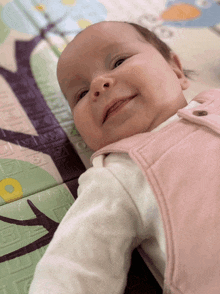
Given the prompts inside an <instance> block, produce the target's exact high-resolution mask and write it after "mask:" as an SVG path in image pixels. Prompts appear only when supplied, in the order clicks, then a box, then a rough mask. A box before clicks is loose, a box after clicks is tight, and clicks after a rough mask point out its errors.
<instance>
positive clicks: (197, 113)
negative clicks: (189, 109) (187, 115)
mask: <svg viewBox="0 0 220 294" xmlns="http://www.w3.org/2000/svg"><path fill="white" fill-rule="evenodd" d="M193 114H194V115H196V116H205V115H207V114H208V112H207V111H206V110H195V111H193Z"/></svg>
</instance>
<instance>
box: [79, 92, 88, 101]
mask: <svg viewBox="0 0 220 294" xmlns="http://www.w3.org/2000/svg"><path fill="white" fill-rule="evenodd" d="M87 92H89V91H88V90H86V91H83V92H81V93H80V94H79V95H77V102H78V101H79V100H80V99H82V98H83V97H84V96H85V95H86V94H87Z"/></svg>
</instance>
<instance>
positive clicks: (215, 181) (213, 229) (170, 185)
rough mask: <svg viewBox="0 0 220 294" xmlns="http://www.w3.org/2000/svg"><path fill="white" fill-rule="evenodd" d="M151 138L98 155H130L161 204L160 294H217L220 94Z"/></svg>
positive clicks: (209, 95) (207, 94)
mask: <svg viewBox="0 0 220 294" xmlns="http://www.w3.org/2000/svg"><path fill="white" fill-rule="evenodd" d="M193 100H194V101H197V102H200V103H202V104H201V105H199V106H197V107H196V108H193V109H185V108H183V109H180V110H179V111H178V112H177V114H178V116H179V117H180V118H181V119H180V120H179V121H175V122H172V123H170V124H169V125H167V126H166V127H164V128H162V129H161V130H159V131H158V132H155V133H148V132H146V133H142V134H137V135H134V136H132V137H129V138H126V139H122V140H120V141H118V142H116V143H113V144H110V145H108V146H106V147H104V148H102V149H100V150H98V151H97V152H95V153H94V154H93V155H92V157H91V161H92V160H93V158H94V157H96V156H98V155H100V154H107V153H111V152H121V153H128V154H129V156H130V157H131V159H132V160H133V161H134V162H136V164H137V165H138V166H139V167H140V168H141V170H142V171H143V173H144V175H145V176H146V178H147V181H148V183H149V184H150V186H151V188H152V190H153V192H154V195H155V197H156V199H157V202H158V204H159V208H160V213H161V215H162V220H163V226H164V231H165V238H166V254H167V264H166V270H165V276H164V292H163V293H164V294H171V293H172V294H180V293H181V294H220V89H213V90H210V91H204V92H202V93H200V94H199V95H197V96H196V97H195V98H194V99H193Z"/></svg>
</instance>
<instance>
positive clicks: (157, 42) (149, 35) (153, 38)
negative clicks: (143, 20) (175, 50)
mask: <svg viewBox="0 0 220 294" xmlns="http://www.w3.org/2000/svg"><path fill="white" fill-rule="evenodd" d="M124 23H127V24H130V25H132V26H133V27H134V28H135V29H136V30H137V31H138V33H139V34H141V35H142V36H143V37H144V38H145V40H146V41H147V42H149V43H150V44H151V45H153V46H154V47H155V48H156V49H157V50H158V51H159V52H160V53H161V54H162V56H163V57H164V58H165V59H166V61H168V62H169V61H170V58H171V57H170V52H171V51H172V49H171V48H170V47H169V46H168V45H167V44H166V43H165V42H163V41H162V40H161V39H159V38H158V37H157V35H156V34H155V33H154V32H152V31H150V30H148V29H147V28H145V27H142V26H141V25H138V24H136V23H132V22H126V21H125V22H124ZM183 72H184V75H185V77H186V78H188V79H192V77H191V75H192V74H193V75H194V74H196V72H195V71H194V70H189V69H183Z"/></svg>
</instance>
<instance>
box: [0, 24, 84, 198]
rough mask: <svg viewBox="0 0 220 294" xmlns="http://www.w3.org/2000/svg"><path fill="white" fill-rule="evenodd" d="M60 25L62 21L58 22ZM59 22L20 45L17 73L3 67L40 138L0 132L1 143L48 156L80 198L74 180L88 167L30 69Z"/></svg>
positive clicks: (17, 43) (17, 45)
mask: <svg viewBox="0 0 220 294" xmlns="http://www.w3.org/2000/svg"><path fill="white" fill-rule="evenodd" d="M57 22H59V20H58V21H57ZM55 26H56V22H54V23H52V24H49V25H48V26H47V27H46V28H43V29H41V31H40V35H38V36H36V37H34V38H33V39H31V40H30V41H19V40H18V41H16V42H15V52H16V53H15V54H16V62H17V71H16V72H15V73H14V72H11V71H9V70H7V69H5V68H3V67H0V74H1V75H2V76H3V77H4V79H5V80H6V81H7V83H8V84H9V85H10V87H11V89H12V90H13V92H14V93H15V95H16V97H17V99H18V101H19V102H20V104H21V105H22V107H23V109H24V111H25V112H26V114H27V116H28V117H29V120H30V121H31V122H32V124H33V126H34V128H35V130H36V131H37V133H38V136H33V135H28V134H24V133H19V132H13V131H9V130H5V129H1V128H0V139H1V140H4V141H6V142H10V143H13V144H16V145H19V146H21V147H26V148H29V149H31V150H35V151H40V152H42V153H45V154H48V155H49V156H50V157H51V159H52V160H53V162H54V164H55V165H56V167H57V169H58V171H59V173H60V175H61V177H62V179H63V182H64V183H66V184H67V186H68V187H69V189H70V191H71V192H72V194H73V195H74V197H76V187H75V186H72V185H71V184H69V183H71V180H72V179H74V178H78V177H79V176H80V174H81V173H82V172H84V171H85V167H84V164H83V163H82V161H81V159H80V157H79V156H78V154H77V153H76V152H75V150H74V148H73V146H72V144H71V142H70V140H69V138H68V137H67V135H66V133H65V132H64V130H63V129H62V127H61V126H60V125H59V123H58V121H57V119H56V118H55V116H54V115H53V113H52V112H51V110H50V109H49V107H48V105H47V103H46V101H45V99H44V97H43V95H42V93H41V92H40V89H39V88H38V85H37V84H36V82H35V79H34V76H33V74H32V71H31V67H30V55H31V53H32V51H33V50H34V48H35V47H36V46H37V45H38V43H39V42H40V41H41V40H42V39H44V38H45V35H46V33H47V32H48V31H50V30H52V29H53V28H54V27H55Z"/></svg>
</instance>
